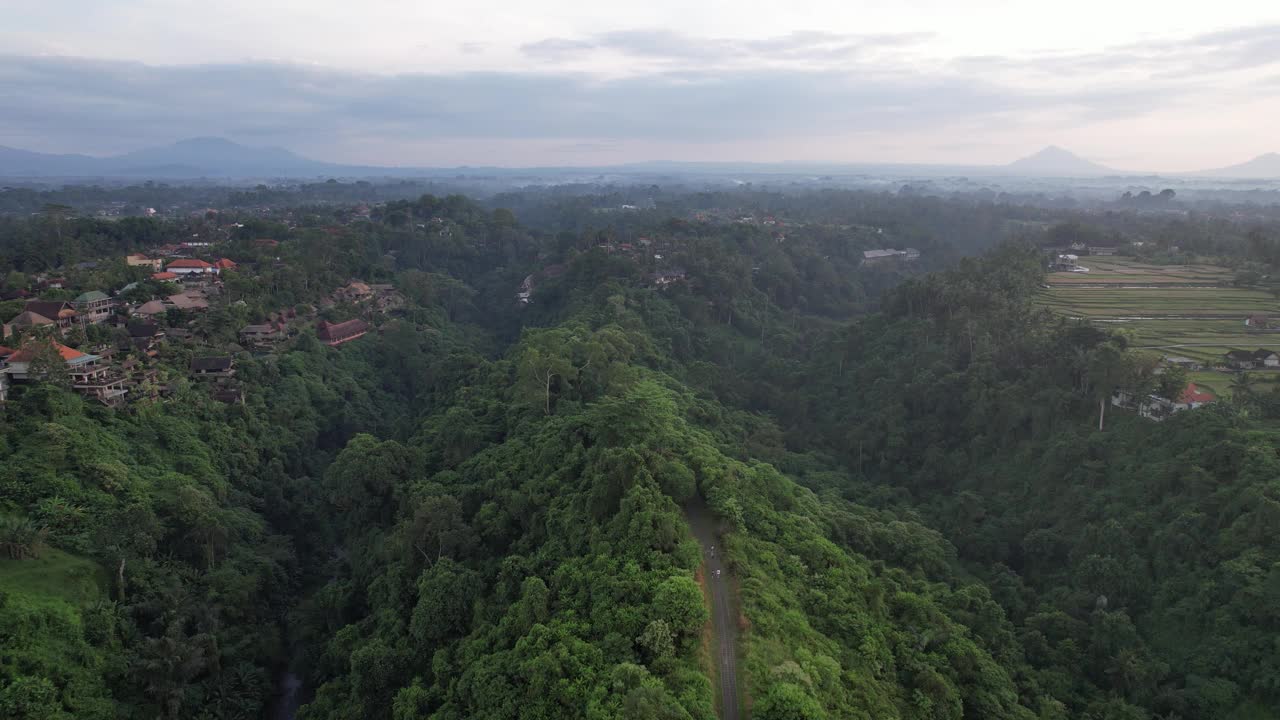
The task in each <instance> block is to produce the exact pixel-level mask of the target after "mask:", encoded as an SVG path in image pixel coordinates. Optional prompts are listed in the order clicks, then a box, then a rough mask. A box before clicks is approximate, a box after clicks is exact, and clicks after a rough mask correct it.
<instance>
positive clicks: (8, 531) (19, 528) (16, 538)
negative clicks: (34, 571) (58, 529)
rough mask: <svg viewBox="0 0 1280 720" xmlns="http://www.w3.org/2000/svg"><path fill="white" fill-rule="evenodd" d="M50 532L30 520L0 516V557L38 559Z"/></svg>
mask: <svg viewBox="0 0 1280 720" xmlns="http://www.w3.org/2000/svg"><path fill="white" fill-rule="evenodd" d="M48 537H49V530H48V528H45V527H44V526H42V525H37V524H36V523H34V522H32V521H31V520H30V519H28V518H18V517H12V516H10V515H0V557H7V558H9V559H10V560H24V559H27V558H38V557H40V553H41V552H42V551H43V550H44V546H45V545H44V544H45V540H46V539H47V538H48Z"/></svg>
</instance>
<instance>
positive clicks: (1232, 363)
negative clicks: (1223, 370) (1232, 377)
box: [1222, 350, 1257, 370]
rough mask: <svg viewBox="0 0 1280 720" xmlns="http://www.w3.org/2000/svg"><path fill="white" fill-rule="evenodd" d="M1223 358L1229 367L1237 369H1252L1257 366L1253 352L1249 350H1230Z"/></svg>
mask: <svg viewBox="0 0 1280 720" xmlns="http://www.w3.org/2000/svg"><path fill="white" fill-rule="evenodd" d="M1222 359H1223V362H1224V363H1225V364H1226V366H1227V367H1229V368H1233V369H1236V370H1252V369H1253V368H1255V367H1257V362H1256V361H1255V360H1254V357H1253V353H1251V352H1249V351H1248V350H1228V351H1227V352H1226V353H1225V354H1223V356H1222Z"/></svg>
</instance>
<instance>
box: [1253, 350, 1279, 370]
mask: <svg viewBox="0 0 1280 720" xmlns="http://www.w3.org/2000/svg"><path fill="white" fill-rule="evenodd" d="M1253 363H1254V367H1260V368H1275V367H1280V355H1278V354H1276V353H1275V352H1274V351H1271V350H1265V349H1261V348H1259V349H1258V350H1254V351H1253Z"/></svg>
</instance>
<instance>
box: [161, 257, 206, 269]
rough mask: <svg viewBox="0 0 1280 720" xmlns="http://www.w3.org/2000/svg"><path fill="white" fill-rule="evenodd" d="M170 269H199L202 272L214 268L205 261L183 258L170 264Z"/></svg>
mask: <svg viewBox="0 0 1280 720" xmlns="http://www.w3.org/2000/svg"><path fill="white" fill-rule="evenodd" d="M169 267H171V268H197V269H200V270H204V269H206V268H211V267H213V266H212V265H210V264H209V263H207V262H205V261H204V260H198V259H196V258H182V259H181V260H174V261H173V262H171V263H169Z"/></svg>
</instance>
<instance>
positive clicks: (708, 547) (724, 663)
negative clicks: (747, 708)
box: [685, 500, 742, 720]
mask: <svg viewBox="0 0 1280 720" xmlns="http://www.w3.org/2000/svg"><path fill="white" fill-rule="evenodd" d="M685 514H686V515H687V516H688V518H689V529H690V530H692V531H693V536H694V538H696V539H697V540H698V543H699V544H700V545H702V566H703V568H704V569H705V572H704V574H703V575H704V578H705V581H706V583H707V591H708V593H709V594H710V595H711V653H712V658H713V662H715V665H716V680H717V682H718V684H719V686H720V720H740V719H741V717H742V715H741V713H740V712H739V710H738V618H737V613H735V612H734V609H733V607H734V603H733V595H732V593H733V588H732V586H731V585H730V583H729V573H728V572H726V571H725V569H724V565H723V564H722V563H721V562H720V561H721V549H720V547H719V538H717V537H716V524H717V523H716V519H715V517H714V516H713V515H712V514H711V511H709V510H708V509H707V506H706V505H704V504H703V503H702V501H701V500H697V501H694V502H692V503H690V504H689V505H688V506H686V507H685ZM713 548H714V550H713Z"/></svg>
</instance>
